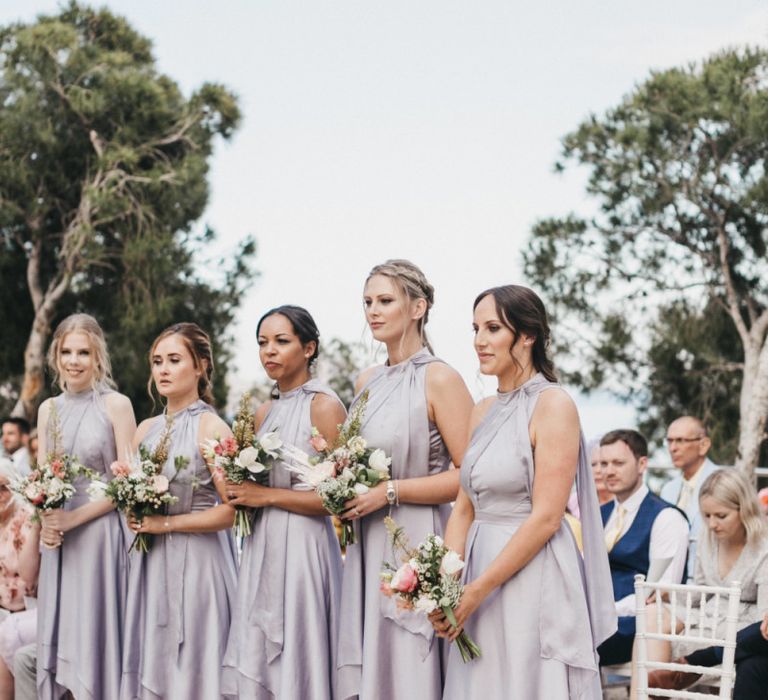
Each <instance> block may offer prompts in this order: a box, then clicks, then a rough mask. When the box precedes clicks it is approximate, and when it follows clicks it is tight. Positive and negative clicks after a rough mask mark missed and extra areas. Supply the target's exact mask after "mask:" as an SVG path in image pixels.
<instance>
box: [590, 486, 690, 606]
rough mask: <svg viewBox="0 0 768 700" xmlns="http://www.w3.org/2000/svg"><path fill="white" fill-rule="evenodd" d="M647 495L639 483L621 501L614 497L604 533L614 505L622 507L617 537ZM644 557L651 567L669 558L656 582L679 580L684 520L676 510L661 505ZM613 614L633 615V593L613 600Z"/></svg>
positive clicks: (684, 551)
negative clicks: (646, 554) (620, 502)
mask: <svg viewBox="0 0 768 700" xmlns="http://www.w3.org/2000/svg"><path fill="white" fill-rule="evenodd" d="M647 495H648V487H647V486H646V485H645V484H643V485H642V486H641V487H640V488H639V489H638V490H637V491H635V492H634V493H633V494H632V495H631V496H630V497H629V498H628V499H627V500H626V501H624V503H622V504H619V502H618V501H616V500H615V499H614V507H613V511H611V515H610V517H609V518H608V521H607V522H606V523H605V528H604V531H605V532H611V531H612V530H614V529H615V524H614V523H615V521H616V519H617V517H618V506H619V505H621V506H623V508H624V511H625V514H624V522H623V523H622V527H621V536H622V537H623V536H624V535H626V534H627V531H628V530H629V528H630V527H632V523H633V522H635V517H636V516H637V511H638V510H639V508H640V504H641V503H642V502H643V500H644V499H645V497H646V496H647ZM649 550H650V551H649V552H648V560H649V562H650V568H651V569H653V568H654V561H659V560H662V561H663V560H664V559H671V560H672V561H671V562H670V563H669V565H668V566H667V568H666V569H665V570H664V573H663V574H662V575H661V576H660V577H659V578H658V581H661V582H664V583H680V581H681V580H682V578H683V571H684V570H685V557H686V555H687V554H688V523H687V521H686V519H685V517H684V516H683V515H682V513H680V511H678V510H676V509H675V508H665V509H664V510H662V511H661V513H659V514H658V515H657V516H656V519H655V520H654V521H653V525H652V526H651V543H650V545H649ZM616 614H617V615H620V616H630V617H634V616H635V594H634V593H632V594H630V595H628V596H625V597H624V598H622V599H621V600H617V601H616Z"/></svg>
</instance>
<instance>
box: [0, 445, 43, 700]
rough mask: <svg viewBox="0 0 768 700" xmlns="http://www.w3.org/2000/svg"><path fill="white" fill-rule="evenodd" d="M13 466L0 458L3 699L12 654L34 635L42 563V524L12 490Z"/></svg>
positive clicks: (4, 699) (9, 686) (8, 694)
mask: <svg viewBox="0 0 768 700" xmlns="http://www.w3.org/2000/svg"><path fill="white" fill-rule="evenodd" d="M12 475H13V466H12V465H11V464H10V462H9V461H8V460H0V620H1V621H0V700H10V698H13V675H12V669H13V655H14V653H15V652H16V649H18V648H19V647H20V646H22V645H23V644H29V643H30V642H32V641H34V639H35V630H36V627H37V615H36V611H35V610H34V609H33V610H26V609H25V607H26V599H27V598H28V597H29V596H33V595H34V594H35V590H36V585H37V571H38V568H39V565H40V549H39V548H40V544H39V535H40V527H39V525H35V524H33V523H32V512H31V510H30V509H29V508H27V507H26V506H25V505H23V504H22V503H20V502H19V501H18V500H17V499H16V498H15V497H14V496H13V494H12V493H11V491H10V489H9V482H10V479H11V477H12Z"/></svg>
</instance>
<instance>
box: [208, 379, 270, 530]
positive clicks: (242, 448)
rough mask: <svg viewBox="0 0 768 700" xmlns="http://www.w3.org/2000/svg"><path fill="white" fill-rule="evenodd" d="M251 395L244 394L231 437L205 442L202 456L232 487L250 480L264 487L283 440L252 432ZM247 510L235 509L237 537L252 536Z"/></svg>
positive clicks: (241, 507) (238, 507)
mask: <svg viewBox="0 0 768 700" xmlns="http://www.w3.org/2000/svg"><path fill="white" fill-rule="evenodd" d="M250 404H251V397H250V394H243V397H242V398H241V399H240V407H239V408H238V410H237V415H236V416H235V420H234V422H233V423H232V434H233V437H227V438H224V439H223V440H220V439H216V440H206V441H205V443H204V444H203V455H204V456H205V459H206V461H207V462H208V464H209V466H210V467H211V469H213V471H214V473H215V474H217V475H218V476H219V477H220V478H223V479H226V480H227V481H230V482H231V483H233V484H242V483H243V482H244V481H253V482H254V483H257V484H262V485H265V484H266V483H267V477H268V475H269V471H270V469H271V468H272V462H273V461H274V459H275V458H276V457H277V456H278V453H279V450H280V447H281V446H282V444H283V443H282V441H281V440H280V437H279V436H278V433H277V431H276V430H275V431H272V432H271V433H265V434H264V435H262V436H261V437H260V438H257V437H256V435H255V433H254V430H253V412H252V411H251V406H250ZM249 510H250V509H249V508H247V507H245V506H237V507H236V512H235V524H234V530H235V534H236V535H237V536H238V537H247V536H248V535H250V534H251V519H250V516H249Z"/></svg>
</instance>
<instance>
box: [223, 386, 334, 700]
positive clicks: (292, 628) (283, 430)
mask: <svg viewBox="0 0 768 700" xmlns="http://www.w3.org/2000/svg"><path fill="white" fill-rule="evenodd" d="M317 393H323V394H327V395H328V396H333V397H334V398H337V399H338V397H336V394H334V393H333V391H332V390H331V389H329V388H328V387H326V386H325V385H323V384H322V383H321V382H319V381H318V380H315V379H311V380H310V381H308V382H306V383H305V384H303V385H302V386H300V387H298V388H296V389H293V390H292V391H289V392H286V393H284V394H283V393H281V394H280V396H279V398H277V399H275V400H274V401H273V402H272V405H271V406H270V409H269V412H268V413H267V415H266V417H265V418H264V422H263V423H262V425H261V427H260V429H259V435H263V434H264V433H267V432H271V431H273V430H277V431H278V432H279V435H280V439H281V440H282V441H283V442H285V443H288V444H291V445H295V446H296V447H298V448H299V449H301V450H304V451H305V452H307V453H308V454H312V453H313V452H314V450H313V449H312V447H311V445H310V443H309V439H310V437H311V436H312V419H311V414H310V411H311V405H312V399H313V398H314V397H315V394H317ZM269 480H270V485H271V486H273V487H277V488H284V489H289V488H295V489H299V490H305V487H304V486H303V485H302V484H300V483H299V482H298V479H297V478H296V476H295V475H293V474H291V472H289V471H288V470H287V469H286V468H285V466H284V465H283V464H282V463H281V462H279V461H277V462H275V464H274V466H273V467H272V470H271V472H270V475H269ZM341 569H342V562H341V551H340V549H339V542H338V539H337V537H336V532H335V530H334V528H333V525H332V523H331V519H330V517H329V516H323V515H301V514H299V513H291V512H289V511H287V510H283V509H281V508H262V509H259V510H257V511H256V514H255V517H254V522H253V533H252V534H251V535H250V537H246V538H245V542H244V545H243V558H242V561H241V562H240V574H239V578H238V589H237V600H236V603H235V614H234V616H233V619H232V628H231V631H230V635H229V644H228V646H227V653H226V655H225V657H224V671H223V680H222V691H223V693H224V695H225V696H226V697H232V698H249V700H256V699H257V698H260V699H264V700H267V699H268V698H285V700H291V699H292V698H295V699H296V700H299V699H300V700H331V699H332V698H336V697H337V694H336V687H335V681H336V642H337V632H338V615H339V595H340V593H341Z"/></svg>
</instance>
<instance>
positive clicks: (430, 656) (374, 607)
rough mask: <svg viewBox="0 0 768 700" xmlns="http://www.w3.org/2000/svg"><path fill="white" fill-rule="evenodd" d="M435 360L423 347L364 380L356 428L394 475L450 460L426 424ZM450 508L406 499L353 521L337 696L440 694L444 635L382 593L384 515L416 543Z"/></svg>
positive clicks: (426, 472)
mask: <svg viewBox="0 0 768 700" xmlns="http://www.w3.org/2000/svg"><path fill="white" fill-rule="evenodd" d="M432 362H439V360H437V359H436V358H435V357H433V356H432V355H431V354H430V353H429V352H427V351H426V350H421V351H420V352H417V353H416V354H415V355H412V356H411V357H410V358H408V359H407V360H405V361H404V362H401V363H399V364H397V365H394V366H391V367H389V366H384V367H378V368H377V369H376V370H374V372H373V374H372V376H371V378H370V379H369V381H368V382H367V384H366V385H365V387H363V391H365V390H368V392H369V398H368V406H367V409H366V411H365V415H364V416H363V422H362V429H361V433H362V435H363V437H364V438H365V439H366V440H367V441H368V445H369V446H370V447H378V448H381V449H383V450H384V451H385V452H386V453H387V455H389V456H390V457H391V458H392V466H391V474H392V478H393V479H409V478H414V477H424V476H430V475H433V474H439V473H440V472H443V471H445V470H446V469H448V468H449V466H450V456H449V455H448V450H447V448H446V446H445V443H444V442H443V440H442V438H441V437H440V433H439V432H438V431H437V428H436V427H435V426H434V425H430V423H429V415H428V408H427V398H426V372H427V367H428V365H429V364H430V363H432ZM361 393H362V392H361ZM359 396H360V395H358V399H359ZM353 408H354V404H353V407H352V409H350V411H351V410H353ZM449 512H450V507H449V506H448V505H447V504H444V505H441V506H431V505H414V504H410V503H409V504H402V505H400V506H392V507H391V508H383V509H381V510H379V511H376V512H373V513H370V514H367V515H365V516H363V517H362V518H361V519H360V520H358V521H356V524H355V530H356V535H357V543H356V544H353V545H350V546H349V547H347V555H346V561H345V564H344V579H343V584H342V612H341V627H340V630H339V656H338V662H337V663H338V666H339V688H340V692H341V698H349V697H353V696H355V695H359V697H360V698H361V699H362V700H373V699H375V698H418V699H419V700H433V699H434V698H439V697H440V696H441V694H442V688H443V675H444V654H443V646H444V645H443V642H442V640H440V639H438V638H437V637H436V636H435V634H434V630H433V629H432V625H431V624H430V623H429V620H427V618H426V617H425V616H424V615H420V614H418V613H416V612H413V611H408V610H400V609H398V608H397V606H396V604H395V601H394V599H393V598H387V597H385V596H383V595H382V594H381V592H380V590H379V585H380V579H379V573H380V572H381V570H382V562H383V561H385V560H386V561H390V562H392V561H393V555H392V549H391V543H390V541H389V537H388V535H387V531H386V528H385V526H384V523H383V519H384V516H386V515H387V514H388V513H389V514H390V515H391V516H392V518H394V520H395V521H396V522H397V524H398V525H400V526H402V527H404V528H405V530H406V532H407V534H408V536H409V538H410V541H411V544H412V545H416V544H418V542H420V541H421V540H422V539H423V538H424V537H425V536H426V535H427V534H429V533H432V532H434V533H437V534H440V535H442V533H443V530H444V527H445V523H446V522H447V520H448V515H449Z"/></svg>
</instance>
